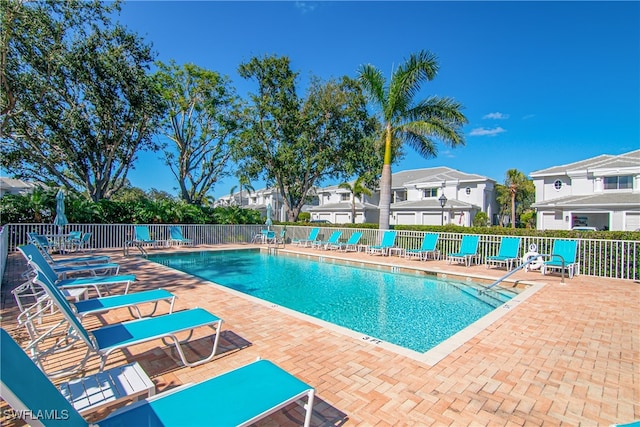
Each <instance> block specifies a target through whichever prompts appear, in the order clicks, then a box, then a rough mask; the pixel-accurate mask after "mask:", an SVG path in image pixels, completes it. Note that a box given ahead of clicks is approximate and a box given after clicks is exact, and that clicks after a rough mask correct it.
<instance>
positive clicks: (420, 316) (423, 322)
mask: <svg viewBox="0 0 640 427" xmlns="http://www.w3.org/2000/svg"><path fill="white" fill-rule="evenodd" d="M149 260H151V261H154V262H156V263H159V264H162V265H165V266H168V267H171V268H174V269H176V270H180V271H184V272H186V273H189V274H192V275H194V276H198V277H201V278H203V279H206V280H209V281H212V282H215V283H217V284H219V285H223V286H226V287H229V288H231V289H235V290H237V291H240V292H243V293H246V294H249V295H252V296H254V297H257V298H260V299H263V300H266V301H269V302H272V303H274V304H277V305H280V306H283V307H287V308H290V309H292V310H296V311H298V312H301V313H305V314H308V315H310V316H313V317H316V318H319V319H322V320H325V321H327V322H331V323H334V324H336V325H340V326H343V327H346V328H349V329H351V330H354V331H357V332H360V333H362V334H365V335H367V336H370V337H374V338H377V339H380V340H384V341H387V342H390V343H393V344H396V345H399V346H402V347H405V348H409V349H412V350H415V351H418V352H425V351H427V350H429V349H431V348H433V347H434V346H436V345H437V344H439V343H440V342H442V341H444V340H445V339H447V338H449V337H450V336H452V335H453V334H455V333H456V332H458V331H460V330H462V329H464V328H465V327H467V326H468V325H470V324H471V323H473V322H474V321H476V320H478V319H479V318H481V317H482V316H484V315H486V314H487V313H489V312H491V311H492V310H493V309H494V308H495V306H496V305H497V304H493V305H491V304H488V303H487V302H484V301H483V300H480V299H478V298H477V297H476V295H477V292H475V290H474V289H473V288H469V286H468V284H463V283H461V282H457V283H456V282H450V281H442V280H437V279H434V278H427V277H425V276H418V275H411V274H401V273H393V272H390V271H388V270H382V269H373V268H372V269H369V268H361V267H354V266H350V265H344V264H338V263H331V262H320V261H317V260H314V259H306V258H297V257H293V256H287V255H282V254H281V255H269V254H267V253H261V252H259V251H254V250H238V251H209V252H193V253H181V254H167V255H154V256H150V257H149ZM469 289H471V290H472V291H473V292H469ZM508 298H509V297H506V298H505V299H504V301H506V300H508ZM498 304H499V302H498Z"/></svg>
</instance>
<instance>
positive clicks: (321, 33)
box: [118, 1, 640, 197]
mask: <svg viewBox="0 0 640 427" xmlns="http://www.w3.org/2000/svg"><path fill="white" fill-rule="evenodd" d="M118 20H119V21H120V22H122V23H123V24H125V25H126V26H127V27H128V28H129V29H130V30H132V31H134V32H137V33H138V34H140V35H141V36H143V37H144V38H145V40H146V41H148V42H150V43H152V45H153V49H154V51H155V52H156V53H157V55H158V56H157V59H158V60H160V61H164V62H166V61H169V60H171V59H174V60H175V61H176V62H177V63H179V64H183V63H187V62H191V63H194V64H196V65H198V66H200V67H203V68H207V69H210V70H214V71H217V72H219V73H221V74H224V75H227V76H229V77H230V79H231V80H232V82H233V84H234V86H235V88H236V90H237V92H238V93H239V94H240V95H242V96H245V95H246V94H247V93H249V92H251V91H253V90H255V86H254V84H253V83H252V82H248V81H245V80H243V79H241V78H240V77H239V76H238V73H237V69H238V65H239V64H240V63H242V62H244V61H248V60H249V59H250V58H252V57H253V56H264V55H267V54H277V55H286V56H288V57H289V58H290V59H291V62H292V68H293V69H294V70H296V71H299V72H300V85H301V89H303V88H304V86H305V84H306V82H307V81H308V78H309V77H310V76H311V75H315V76H319V77H321V78H323V79H328V78H331V77H339V76H342V75H349V76H352V77H355V76H356V74H357V70H358V67H359V66H360V65H362V64H366V63H370V64H373V65H374V66H376V67H378V68H379V69H380V70H382V71H383V72H386V73H387V76H389V75H390V73H391V70H392V67H393V66H394V65H397V64H399V63H401V62H403V60H404V59H405V58H407V57H408V56H409V54H411V53H412V52H417V51H419V50H421V49H425V50H429V51H431V52H433V53H434V54H435V55H436V56H437V57H438V60H439V65H440V72H439V75H438V76H437V77H436V79H435V80H433V81H432V82H429V83H427V84H426V85H425V86H424V87H423V90H422V93H421V94H420V95H422V96H424V97H427V96H430V95H438V96H449V97H453V98H455V99H456V100H457V101H459V102H461V103H462V104H463V105H464V106H465V109H464V113H465V115H466V116H467V118H468V120H469V124H468V125H467V126H465V128H464V131H465V139H466V145H465V146H464V147H459V148H456V149H448V148H447V147H444V146H440V147H439V155H438V157H437V158H433V159H424V158H422V157H420V156H418V155H417V154H416V153H414V152H412V151H408V153H407V156H406V158H405V159H404V160H403V161H401V162H400V163H399V164H398V165H395V166H394V167H393V170H394V171H399V170H405V169H414V168H427V167H436V166H448V167H451V168H454V169H459V170H461V171H464V172H467V173H476V174H480V175H484V176H487V177H489V178H492V179H495V180H496V181H498V182H499V183H502V182H504V175H505V172H506V171H507V170H508V169H511V168H515V169H518V170H520V171H522V172H524V173H525V174H529V173H530V172H533V171H536V170H540V169H544V168H547V167H550V166H555V165H560V164H566V163H571V162H574V161H578V160H582V159H586V158H589V157H593V156H596V155H599V154H620V153H624V152H628V151H632V150H635V149H638V148H640V83H639V82H640V3H638V2H551V1H549V2H519V1H512V2H482V1H473V2H462V1H453V2H418V1H413V2H381V1H380V2H368V1H357V2H341V1H326V2H294V1H280V2H270V1H259V2H214V1H211V2H210V1H198V2H169V1H129V2H127V3H125V4H123V5H122V12H121V14H120V15H119V17H118ZM301 93H302V92H301ZM159 157H160V153H141V154H140V156H139V161H138V162H137V163H136V169H135V170H134V171H132V172H131V173H130V174H129V179H130V181H131V183H132V184H133V185H134V186H137V187H141V188H143V189H145V190H148V189H150V188H152V187H153V188H156V189H160V190H165V191H168V192H170V193H172V194H177V191H176V190H174V189H175V188H176V187H177V183H176V182H175V180H173V179H172V175H171V174H170V173H169V170H168V168H167V167H166V166H164V165H163V164H162V162H161V161H160V160H158V158H159ZM236 184H237V182H235V178H232V177H230V178H225V179H224V180H223V182H220V183H218V184H217V185H216V187H215V189H214V196H215V197H220V196H224V195H227V194H229V189H230V188H231V187H232V186H233V185H236ZM325 184H327V185H328V184H332V183H325ZM263 185H264V183H262V182H260V181H257V182H254V183H253V186H254V187H255V188H256V189H258V188H261V187H262V186H263Z"/></svg>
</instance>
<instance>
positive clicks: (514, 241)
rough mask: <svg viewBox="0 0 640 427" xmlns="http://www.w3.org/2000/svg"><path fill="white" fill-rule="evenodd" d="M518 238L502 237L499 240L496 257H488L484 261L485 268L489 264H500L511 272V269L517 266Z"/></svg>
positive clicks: (518, 256)
mask: <svg viewBox="0 0 640 427" xmlns="http://www.w3.org/2000/svg"><path fill="white" fill-rule="evenodd" d="M519 253H520V237H503V238H502V239H501V240H500V247H499V248H498V255H493V256H488V257H487V259H486V261H485V262H486V265H487V268H489V266H491V264H494V265H497V264H502V265H505V266H506V267H507V270H509V271H511V270H512V269H513V267H515V266H517V265H518V260H519V259H520V255H519Z"/></svg>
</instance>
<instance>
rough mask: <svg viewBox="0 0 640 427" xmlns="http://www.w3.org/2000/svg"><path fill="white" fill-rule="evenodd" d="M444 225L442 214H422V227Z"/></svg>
mask: <svg viewBox="0 0 640 427" xmlns="http://www.w3.org/2000/svg"><path fill="white" fill-rule="evenodd" d="M440 224H442V214H440V213H428V212H423V213H422V225H440Z"/></svg>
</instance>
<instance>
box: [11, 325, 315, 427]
mask: <svg viewBox="0 0 640 427" xmlns="http://www.w3.org/2000/svg"><path fill="white" fill-rule="evenodd" d="M0 346H1V347H2V353H0V358H1V359H0V363H1V364H2V367H3V369H2V370H0V384H1V385H2V387H0V391H1V393H2V398H3V399H4V400H5V401H6V402H7V403H8V404H9V406H11V408H13V410H14V411H15V413H17V414H20V416H21V417H22V419H23V420H24V421H25V422H27V423H29V424H31V425H34V426H39V425H45V424H46V425H52V426H58V425H60V426H65V427H66V426H74V427H75V426H78V427H89V426H90V425H91V424H89V423H88V422H87V421H86V420H85V419H84V418H83V417H82V416H81V415H80V413H79V412H78V411H77V410H76V409H75V408H74V407H73V405H71V403H69V401H68V400H67V399H65V397H64V396H63V395H62V393H60V391H59V390H58V389H57V388H56V387H55V386H54V385H53V383H52V382H51V381H50V380H49V378H47V377H46V375H45V374H44V373H43V372H42V371H40V370H39V369H38V368H37V366H36V365H35V364H34V363H33V362H32V361H31V360H30V359H29V357H28V356H27V355H26V354H25V352H24V351H23V350H22V349H21V348H20V346H19V345H18V344H17V343H16V342H15V341H14V340H13V339H12V338H11V336H9V334H8V333H7V332H6V331H5V330H4V329H1V330H0ZM33 390H38V392H37V393H34V392H33ZM314 396H315V390H314V389H313V387H311V386H309V385H308V384H305V383H304V382H302V381H300V380H299V379H298V378H296V377H294V376H293V375H291V374H289V373H288V372H287V371H285V370H283V369H282V368H280V367H278V366H277V365H275V364H273V363H272V362H270V361H268V360H258V361H256V362H253V363H251V364H249V365H245V366H243V367H240V368H238V369H236V370H233V371H229V372H227V373H225V374H222V375H220V376H217V377H214V378H211V379H209V380H205V381H203V382H200V383H196V384H192V385H186V386H181V387H178V388H174V389H171V390H169V391H167V392H164V393H160V394H156V395H154V396H152V397H150V398H148V399H144V400H141V401H139V402H135V403H133V404H131V405H127V406H124V407H122V408H120V409H118V410H116V411H114V412H113V413H111V414H110V415H109V416H108V417H107V418H104V419H102V420H100V421H98V422H97V425H99V426H100V427H116V426H134V425H137V426H142V425H144V426H149V427H153V426H157V427H160V426H176V425H180V426H200V425H202V424H203V422H204V423H205V424H206V423H211V424H215V425H224V426H232V425H233V426H248V425H251V424H253V423H255V422H256V421H258V420H260V419H262V418H264V417H266V416H268V415H269V414H272V413H273V412H275V411H277V410H279V409H281V408H284V407H285V406H288V405H289V404H291V403H293V402H296V401H298V400H302V399H304V398H305V397H306V405H304V407H305V409H306V413H305V420H304V426H305V427H308V426H309V425H310V423H311V414H312V410H313V400H314ZM212 405H215V407H216V408H218V409H217V410H212ZM39 414H49V418H51V419H49V420H43V419H42V418H39V419H38V415H39ZM56 415H57V417H56ZM56 418H58V419H56Z"/></svg>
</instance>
